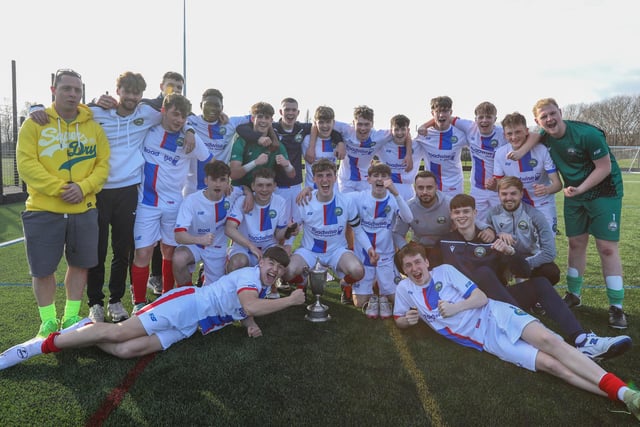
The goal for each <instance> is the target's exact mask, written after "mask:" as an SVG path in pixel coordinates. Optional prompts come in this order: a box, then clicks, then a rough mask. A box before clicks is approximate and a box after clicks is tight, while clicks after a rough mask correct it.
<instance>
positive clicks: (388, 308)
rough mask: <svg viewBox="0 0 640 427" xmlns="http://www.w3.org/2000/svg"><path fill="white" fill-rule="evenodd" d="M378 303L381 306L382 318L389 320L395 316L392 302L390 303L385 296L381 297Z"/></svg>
mask: <svg viewBox="0 0 640 427" xmlns="http://www.w3.org/2000/svg"><path fill="white" fill-rule="evenodd" d="M378 301H379V304H380V318H381V319H389V318H390V317H391V316H393V306H392V305H391V301H389V300H388V299H387V297H385V296H382V297H380V299H379V300H378Z"/></svg>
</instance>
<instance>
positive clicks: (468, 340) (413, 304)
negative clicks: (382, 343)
mask: <svg viewBox="0 0 640 427" xmlns="http://www.w3.org/2000/svg"><path fill="white" fill-rule="evenodd" d="M395 262H396V266H397V267H398V269H399V270H400V271H401V272H402V273H403V274H405V275H406V276H407V278H405V279H404V280H402V281H401V282H400V283H399V284H398V287H397V289H396V301H395V306H394V309H393V315H394V318H395V322H396V325H397V326H398V327H400V328H408V327H410V326H413V325H416V324H417V323H418V320H420V319H422V320H423V321H424V322H425V323H427V324H428V325H429V326H430V327H431V328H432V329H433V330H435V331H436V332H437V333H439V334H440V335H443V336H444V337H446V338H448V339H450V340H452V341H454V342H457V343H458V344H461V345H463V346H466V347H471V348H475V349H476V350H480V351H483V350H484V351H487V352H489V353H491V354H493V355H495V356H498V357H499V358H501V359H502V360H505V361H507V362H511V363H513V364H515V365H517V366H521V367H523V368H526V369H529V370H531V371H537V370H541V371H546V372H549V373H550V374H552V375H555V376H557V377H559V378H561V379H563V380H565V381H566V382H568V383H569V384H572V385H574V386H576V387H579V388H581V389H583V390H587V391H590V392H591V393H595V394H598V395H601V396H608V397H609V398H610V399H611V400H620V401H623V402H624V403H625V404H626V405H627V408H629V410H630V411H631V413H633V415H635V416H636V418H638V419H640V392H639V391H636V390H631V389H630V388H629V387H628V386H627V385H626V384H625V383H624V382H623V381H622V380H621V379H620V378H618V377H617V376H615V375H614V374H612V373H610V372H606V371H605V370H604V369H602V368H601V367H600V366H599V365H598V364H596V363H595V362H594V361H592V360H591V359H589V358H588V357H587V356H586V355H584V354H582V353H581V352H580V351H578V350H577V349H576V348H575V347H572V346H570V345H569V344H567V343H566V342H565V341H564V340H563V339H562V338H561V337H560V336H558V335H556V334H555V333H554V332H552V331H550V330H549V329H547V328H546V327H544V326H543V325H542V323H540V322H539V321H538V319H536V318H535V317H533V316H531V315H529V314H527V313H526V312H524V311H523V310H521V309H519V308H517V307H514V306H512V305H509V304H507V303H504V302H501V301H495V300H492V299H489V298H487V296H486V295H485V294H484V292H482V291H481V290H480V289H479V288H478V287H477V286H476V284H475V283H474V282H472V281H471V280H470V279H469V278H467V277H466V276H465V275H463V274H462V273H460V272H459V271H458V270H456V269H455V268H454V267H453V266H451V265H448V264H443V265H441V266H439V267H435V268H434V269H433V270H432V271H431V272H430V271H429V261H427V258H426V254H425V251H424V248H423V247H422V246H421V245H419V244H416V243H414V242H411V243H409V244H407V245H405V246H404V247H403V248H402V249H400V250H399V251H398V252H397V253H396V257H395Z"/></svg>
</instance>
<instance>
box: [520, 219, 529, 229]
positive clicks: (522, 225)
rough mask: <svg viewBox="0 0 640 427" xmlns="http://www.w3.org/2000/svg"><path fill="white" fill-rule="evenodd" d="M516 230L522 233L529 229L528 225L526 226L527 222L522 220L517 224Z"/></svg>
mask: <svg viewBox="0 0 640 427" xmlns="http://www.w3.org/2000/svg"><path fill="white" fill-rule="evenodd" d="M518 229H520V230H522V231H527V230H528V229H529V224H527V221H525V220H522V221H519V222H518Z"/></svg>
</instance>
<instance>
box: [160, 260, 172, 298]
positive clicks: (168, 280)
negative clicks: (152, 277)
mask: <svg viewBox="0 0 640 427" xmlns="http://www.w3.org/2000/svg"><path fill="white" fill-rule="evenodd" d="M174 285H175V279H174V278H173V264H172V263H171V260H170V259H164V258H162V293H163V294H164V293H165V292H169V291H170V290H171V289H173V287H174Z"/></svg>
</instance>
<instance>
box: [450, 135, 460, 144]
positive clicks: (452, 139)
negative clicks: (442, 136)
mask: <svg viewBox="0 0 640 427" xmlns="http://www.w3.org/2000/svg"><path fill="white" fill-rule="evenodd" d="M456 142H458V137H457V136H455V135H453V136H452V137H451V143H452V144H455V143H456Z"/></svg>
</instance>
